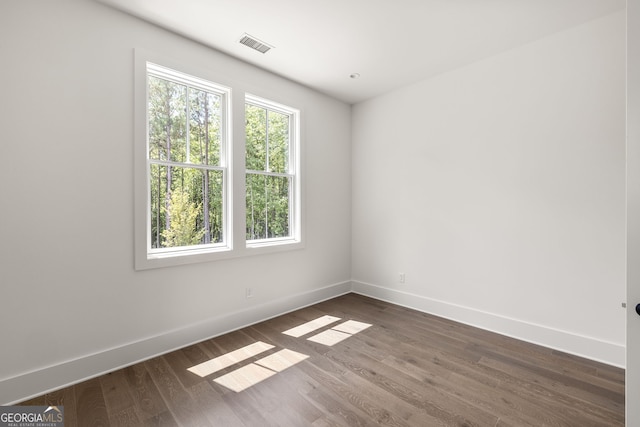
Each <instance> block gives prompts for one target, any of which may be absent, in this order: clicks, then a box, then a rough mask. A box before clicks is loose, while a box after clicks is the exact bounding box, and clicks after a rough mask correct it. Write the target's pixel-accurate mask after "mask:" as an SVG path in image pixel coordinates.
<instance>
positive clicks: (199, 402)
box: [23, 294, 625, 427]
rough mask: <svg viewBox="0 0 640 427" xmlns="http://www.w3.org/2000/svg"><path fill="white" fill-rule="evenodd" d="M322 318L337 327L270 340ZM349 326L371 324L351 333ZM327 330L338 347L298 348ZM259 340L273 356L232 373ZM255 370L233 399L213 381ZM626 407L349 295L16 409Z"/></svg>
mask: <svg viewBox="0 0 640 427" xmlns="http://www.w3.org/2000/svg"><path fill="white" fill-rule="evenodd" d="M325 315H331V316H335V317H338V318H340V320H339V321H336V322H333V323H330V324H328V325H326V326H324V327H321V328H320V329H317V330H315V331H313V332H309V333H307V334H305V335H302V336H300V337H295V336H289V335H286V334H283V333H282V332H284V331H287V330H289V329H291V328H293V327H296V326H299V325H301V324H304V323H306V322H308V321H311V320H314V319H317V318H319V317H322V316H325ZM348 320H355V321H358V322H364V323H366V324H370V325H371V326H370V327H367V328H366V329H363V330H361V331H360V332H355V333H353V334H351V333H348V331H349V329H348V328H346V329H345V327H342V328H341V327H338V325H341V324H342V323H343V322H345V321H348ZM332 328H336V329H337V330H338V331H337V332H336V330H335V329H334V330H333V331H331V332H330V334H331V336H333V337H336V336H337V337H340V338H345V339H343V340H342V341H340V342H338V343H336V344H334V345H331V346H329V345H325V344H321V343H318V342H314V341H310V340H308V339H307V338H309V337H311V336H314V335H316V334H318V333H320V332H323V331H325V330H330V329H332ZM341 330H342V331H341ZM345 330H346V331H347V332H346V333H345V332H344V331H345ZM351 332H353V331H351ZM340 334H345V335H340ZM259 341H260V342H263V343H265V344H269V345H271V346H273V348H270V347H269V346H267V348H269V349H268V350H267V351H263V352H261V353H259V354H256V355H253V356H251V357H249V358H248V359H246V360H239V359H238V361H237V362H236V363H233V362H234V360H235V359H233V358H235V357H239V356H238V355H240V354H241V353H242V351H240V352H234V351H235V350H238V349H242V348H244V347H246V346H250V345H251V344H254V343H256V342H259ZM258 347H260V346H258ZM247 348H248V349H253V348H256V346H252V347H247ZM285 349H286V350H287V351H284V352H282V350H285ZM248 351H249V350H246V351H245V352H248ZM231 352H234V353H233V354H231V355H228V356H225V357H222V358H220V359H217V360H215V361H211V360H212V359H215V358H218V357H220V356H224V355H225V354H228V353H231ZM278 352H281V353H278ZM292 352H296V353H295V354H294V353H292ZM298 353H299V354H298ZM270 355H275V356H272V357H270V358H268V359H264V358H265V357H266V356H270ZM292 355H294V356H295V357H294V359H295V358H301V357H302V356H308V357H306V358H305V359H304V360H301V361H299V362H297V363H295V364H291V366H287V365H286V363H287V360H290V359H291V357H292ZM232 359H233V360H232ZM296 360H297V359H296ZM207 361H209V362H208V363H206V364H204V365H200V364H203V363H204V362H207ZM274 363H275V365H274ZM283 363H284V365H283V366H281V365H282V364H283ZM196 365H200V366H201V369H217V370H216V371H215V372H212V373H210V374H208V375H206V376H204V377H200V376H199V375H196V374H194V373H192V372H191V371H189V370H188V369H189V368H192V367H194V366H196ZM226 365H228V366H226ZM221 366H222V368H221ZM225 366H226V367H225ZM239 368H244V369H243V370H241V371H237V370H238V369H239ZM197 372H201V371H200V370H198V371H197ZM240 373H244V376H243V375H240ZM265 373H266V374H268V375H269V377H268V378H267V379H264V380H262V381H260V382H257V383H256V384H254V385H252V386H249V387H248V388H246V389H244V390H243V391H239V392H236V391H232V390H230V389H229V388H227V387H226V386H225V385H221V384H219V383H218V382H216V381H222V380H223V379H222V378H221V377H223V376H225V375H227V377H225V378H231V379H232V380H233V381H236V382H237V383H238V384H240V383H245V382H247V381H248V382H251V381H252V380H256V379H257V378H258V377H257V376H256V375H262V374H265ZM228 374H229V375H228ZM234 384H235V383H234ZM245 385H246V384H245ZM624 398H625V395H624V370H622V369H619V368H614V367H611V366H607V365H603V364H600V363H596V362H593V361H590V360H586V359H582V358H579V357H576V356H572V355H568V354H564V353H561V352H558V351H555V350H551V349H547V348H544V347H539V346H536V345H532V344H528V343H524V342H521V341H518V340H515V339H511V338H507V337H504V336H501V335H497V334H494V333H491V332H487V331H483V330H480V329H476V328H473V327H470V326H466V325H462V324H459V323H456V322H452V321H449V320H445V319H442V318H438V317H435V316H431V315H428V314H424V313H420V312H417V311H413V310H409V309H406V308H403V307H399V306H395V305H393V304H388V303H385V302H381V301H378V300H374V299H370V298H366V297H363V296H360V295H356V294H348V295H345V296H342V297H339V298H335V299H332V300H330V301H326V302H323V303H320V304H316V305H314V306H311V307H307V308H304V309H301V310H298V311H295V312H293V313H289V314H286V315H283V316H280V317H277V318H274V319H271V320H268V321H266V322H262V323H259V324H256V325H254V326H251V327H248V328H245V329H242V330H238V331H235V332H232V333H229V334H226V335H223V336H220V337H217V338H214V339H211V340H208V341H204V342H201V343H198V344H196V345H193V346H190V347H187V348H184V349H181V350H178V351H175V352H172V353H169V354H165V355H163V356H160V357H156V358H153V359H151V360H148V361H146V362H143V363H139V364H137V365H134V366H130V367H128V368H125V369H122V370H119V371H116V372H112V373H110V374H108V375H104V376H102V377H100V378H96V379H92V380H89V381H86V382H83V383H80V384H76V385H75V386H72V387H68V388H65V389H62V390H59V391H57V392H54V393H50V394H47V395H44V396H41V397H38V398H35V399H32V400H30V401H28V402H24V403H23V404H29V405H45V404H46V405H64V410H65V426H66V427H76V426H78V427H90V426H187V427H191V426H231V427H233V426H260V427H264V426H293V427H300V426H313V427H327V426H378V425H385V426H420V427H424V426H491V427H495V426H517V427H521V426H536V427H539V426H576V427H588V426H624Z"/></svg>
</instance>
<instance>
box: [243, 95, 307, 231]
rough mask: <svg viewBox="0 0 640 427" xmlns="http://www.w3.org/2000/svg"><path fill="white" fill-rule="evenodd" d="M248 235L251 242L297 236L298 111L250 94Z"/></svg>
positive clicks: (247, 129)
mask: <svg viewBox="0 0 640 427" xmlns="http://www.w3.org/2000/svg"><path fill="white" fill-rule="evenodd" d="M245 119H246V212H245V214H246V225H247V227H246V239H247V241H249V242H257V241H268V240H273V239H281V238H291V237H293V236H295V231H296V230H295V227H296V220H295V218H296V217H295V209H296V203H297V201H296V198H295V195H296V192H295V186H296V185H297V183H296V179H295V178H296V175H295V173H296V166H297V165H296V161H295V159H296V157H295V147H296V144H295V142H296V138H297V136H296V135H297V134H296V127H297V113H296V112H295V111H294V110H292V109H289V108H287V107H284V106H281V105H277V104H274V103H271V102H269V101H266V100H262V99H259V98H256V97H250V96H248V97H247V101H246V104H245Z"/></svg>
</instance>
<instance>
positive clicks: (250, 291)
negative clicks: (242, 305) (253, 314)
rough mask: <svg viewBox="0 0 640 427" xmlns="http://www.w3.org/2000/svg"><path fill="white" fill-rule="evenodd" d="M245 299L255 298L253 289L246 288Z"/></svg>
mask: <svg viewBox="0 0 640 427" xmlns="http://www.w3.org/2000/svg"><path fill="white" fill-rule="evenodd" d="M245 297H247V298H253V289H251V288H246V289H245Z"/></svg>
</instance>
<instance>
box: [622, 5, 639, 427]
mask: <svg viewBox="0 0 640 427" xmlns="http://www.w3.org/2000/svg"><path fill="white" fill-rule="evenodd" d="M627 102H628V104H627V301H628V307H627V366H626V368H627V369H626V380H625V384H626V386H627V387H626V393H625V397H626V405H625V408H626V417H625V419H626V423H627V425H628V426H637V425H640V405H638V401H640V340H638V336H640V318H639V317H638V315H637V314H636V310H635V307H636V304H640V0H628V1H627Z"/></svg>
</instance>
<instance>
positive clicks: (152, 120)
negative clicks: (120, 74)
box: [148, 76, 187, 162]
mask: <svg viewBox="0 0 640 427" xmlns="http://www.w3.org/2000/svg"><path fill="white" fill-rule="evenodd" d="M186 97H187V87H186V86H184V85H180V84H177V83H173V82H170V81H168V80H164V79H160V78H157V77H153V76H149V105H148V114H149V158H150V159H157V160H172V161H176V162H184V161H186V147H187V144H186Z"/></svg>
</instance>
